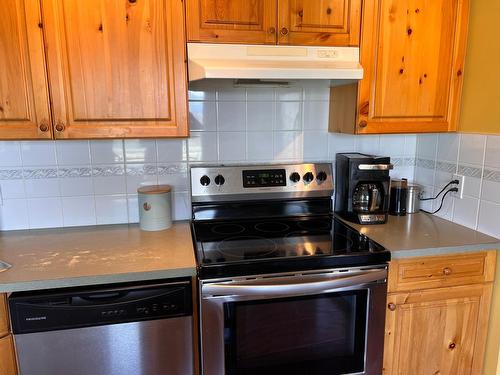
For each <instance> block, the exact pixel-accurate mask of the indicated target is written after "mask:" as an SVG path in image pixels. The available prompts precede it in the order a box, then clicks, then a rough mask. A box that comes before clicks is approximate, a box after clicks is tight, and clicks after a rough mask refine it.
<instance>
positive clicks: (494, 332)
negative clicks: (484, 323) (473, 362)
mask: <svg viewBox="0 0 500 375" xmlns="http://www.w3.org/2000/svg"><path fill="white" fill-rule="evenodd" d="M481 1H482V0H481ZM495 1H497V0H495ZM498 1H500V0H498ZM499 355H500V252H497V269H496V277H495V285H494V287H493V300H492V303H491V313H490V325H489V327H488V341H487V344H486V358H485V362H484V371H483V374H484V375H493V374H497V375H500V358H499ZM497 362H498V363H497Z"/></svg>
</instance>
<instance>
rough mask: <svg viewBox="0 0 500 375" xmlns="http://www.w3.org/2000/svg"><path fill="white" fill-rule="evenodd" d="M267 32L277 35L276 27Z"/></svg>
mask: <svg viewBox="0 0 500 375" xmlns="http://www.w3.org/2000/svg"><path fill="white" fill-rule="evenodd" d="M267 32H268V33H269V34H276V27H274V26H271V27H270V28H269V29H267Z"/></svg>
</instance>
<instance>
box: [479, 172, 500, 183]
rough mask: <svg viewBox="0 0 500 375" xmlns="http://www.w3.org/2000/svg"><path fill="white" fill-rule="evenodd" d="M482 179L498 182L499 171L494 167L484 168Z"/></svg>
mask: <svg viewBox="0 0 500 375" xmlns="http://www.w3.org/2000/svg"><path fill="white" fill-rule="evenodd" d="M483 179H485V180H488V181H492V182H500V171H499V170H494V169H485V170H484V176H483Z"/></svg>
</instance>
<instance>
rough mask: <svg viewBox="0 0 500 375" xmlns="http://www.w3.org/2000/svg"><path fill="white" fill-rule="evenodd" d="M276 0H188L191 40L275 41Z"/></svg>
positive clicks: (271, 42) (188, 31) (217, 41)
mask: <svg viewBox="0 0 500 375" xmlns="http://www.w3.org/2000/svg"><path fill="white" fill-rule="evenodd" d="M276 4H277V3H276V0H187V1H186V12H187V17H186V18H187V35H188V41H190V42H208V43H247V44H276V31H277V29H276V11H277V6H276Z"/></svg>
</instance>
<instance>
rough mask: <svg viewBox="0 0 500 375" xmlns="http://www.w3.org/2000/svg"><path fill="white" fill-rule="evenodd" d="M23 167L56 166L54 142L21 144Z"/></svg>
mask: <svg viewBox="0 0 500 375" xmlns="http://www.w3.org/2000/svg"><path fill="white" fill-rule="evenodd" d="M21 158H22V163H23V166H48V165H55V164H57V161H56V147H55V142H54V141H38V142H28V141H26V142H21Z"/></svg>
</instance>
